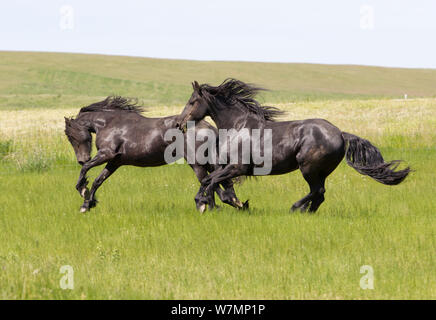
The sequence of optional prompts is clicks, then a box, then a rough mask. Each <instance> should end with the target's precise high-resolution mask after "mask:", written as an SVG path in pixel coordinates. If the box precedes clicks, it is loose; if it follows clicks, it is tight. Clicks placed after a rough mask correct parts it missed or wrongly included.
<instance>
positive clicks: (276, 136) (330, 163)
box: [177, 79, 410, 212]
mask: <svg viewBox="0 0 436 320" xmlns="http://www.w3.org/2000/svg"><path fill="white" fill-rule="evenodd" d="M192 86H193V89H194V91H193V93H192V95H191V97H190V99H189V101H188V103H187V104H186V106H185V108H184V110H183V112H182V114H181V115H180V122H179V123H178V124H177V126H178V127H179V128H180V129H182V130H183V131H185V129H186V124H187V121H199V120H202V119H203V118H204V117H206V116H210V117H211V118H212V119H213V120H214V121H215V123H216V125H217V127H218V129H222V128H223V129H231V128H235V129H237V130H240V129H242V128H248V129H250V130H251V129H260V132H261V136H260V138H261V139H260V141H253V135H251V136H250V137H249V139H250V142H251V144H252V145H254V144H257V143H259V145H260V150H263V147H264V144H265V143H264V139H263V138H262V137H264V135H263V133H262V132H266V129H270V130H271V131H269V132H271V135H272V138H271V139H272V154H271V160H272V161H271V168H270V169H271V170H270V172H269V174H271V175H276V174H284V173H287V172H290V171H294V170H296V169H300V171H301V173H302V174H303V177H304V179H305V180H306V181H307V183H308V184H309V187H310V192H309V194H308V195H306V196H305V197H303V198H302V199H301V200H299V201H297V202H296V203H294V205H293V206H292V208H291V210H292V211H294V210H297V209H299V210H301V211H302V212H304V211H307V210H308V211H309V212H314V211H316V210H317V209H318V207H319V206H320V205H321V203H322V202H323V201H324V192H325V185H324V183H325V180H326V178H327V176H328V175H329V174H330V173H331V172H332V171H333V170H334V169H335V168H336V167H337V166H338V164H339V163H340V162H341V161H342V159H343V158H344V155H346V160H347V163H348V164H349V165H350V166H351V167H353V168H354V169H356V170H357V171H358V172H359V173H361V174H364V175H368V176H370V177H371V178H373V179H375V180H377V181H378V182H381V183H383V184H386V185H396V184H399V183H400V182H402V181H403V180H404V179H405V178H406V177H407V175H408V174H409V171H410V169H409V167H407V168H405V169H403V170H397V171H396V169H397V167H398V164H399V162H400V161H391V162H385V161H384V160H383V157H382V155H381V153H380V151H379V150H378V149H377V148H376V147H375V146H373V145H372V144H371V143H370V142H369V141H367V140H365V139H362V138H360V137H357V136H355V135H352V134H350V133H346V132H342V131H341V130H340V129H338V128H337V127H335V126H334V125H333V124H331V123H330V122H328V121H326V120H323V119H307V120H301V121H280V122H277V121H275V118H276V117H277V116H278V115H280V114H282V111H280V110H278V109H276V108H274V107H267V106H261V105H260V103H259V102H258V101H256V100H255V99H254V98H255V95H256V94H257V93H258V92H259V91H260V90H263V89H262V88H258V87H255V86H252V85H249V84H246V83H244V82H242V81H238V80H235V79H227V80H225V81H224V82H223V83H222V84H221V85H219V86H217V87H214V86H210V85H208V84H202V85H199V84H198V83H197V82H196V81H195V82H194V83H193V84H192ZM220 143H221V141H220ZM237 143H239V145H241V143H242V142H241V141H239V140H238V142H237ZM265 152H266V151H265ZM253 157H254V154H253V149H251V154H250V161H249V163H244V162H243V161H241V156H239V158H238V162H237V163H234V164H227V165H226V166H223V167H220V168H219V169H218V170H216V171H214V172H212V173H211V174H209V175H208V176H207V177H206V178H204V179H203V180H202V186H201V189H200V193H201V195H202V197H201V199H200V202H202V203H204V204H209V205H210V206H213V198H212V197H211V195H212V191H213V190H214V188H215V187H216V185H217V184H218V183H221V182H222V181H225V180H227V179H232V178H234V177H237V176H240V175H247V176H249V175H253V172H254V171H255V169H256V168H258V167H259V166H260V165H259V164H255V163H254V162H253ZM227 159H229V154H227ZM227 163H229V162H227ZM203 207H205V206H200V207H199V208H203Z"/></svg>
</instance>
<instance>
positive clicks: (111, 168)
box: [80, 162, 119, 212]
mask: <svg viewBox="0 0 436 320" xmlns="http://www.w3.org/2000/svg"><path fill="white" fill-rule="evenodd" d="M118 168H119V165H118V164H115V163H114V162H109V163H108V164H107V165H106V167H105V168H104V169H103V171H102V172H101V173H100V175H99V176H98V177H97V178H96V179H95V180H94V182H93V184H92V187H91V191H90V195H89V198H88V199H87V198H85V201H84V202H83V205H82V206H81V207H80V212H86V211H88V210H89V209H91V208H93V207H95V206H96V204H97V199H96V197H95V193H96V192H97V189H98V188H99V187H100V186H101V185H102V184H103V182H104V181H105V180H106V179H107V178H109V177H110V176H111V175H112V174H113V173H114V172H115V171H116V170H117V169H118Z"/></svg>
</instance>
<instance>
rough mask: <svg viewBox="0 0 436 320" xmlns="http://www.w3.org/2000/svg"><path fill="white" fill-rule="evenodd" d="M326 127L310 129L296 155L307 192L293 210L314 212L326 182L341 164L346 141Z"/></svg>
mask: <svg viewBox="0 0 436 320" xmlns="http://www.w3.org/2000/svg"><path fill="white" fill-rule="evenodd" d="M326 123H327V124H328V126H326V127H325V126H323V127H318V126H312V127H311V128H309V132H308V134H307V136H306V139H304V143H303V145H302V146H301V148H300V150H299V151H298V153H297V157H296V158H297V162H298V166H299V169H300V171H301V173H302V174H303V177H304V179H305V180H306V182H307V183H308V184H309V187H310V192H309V194H307V195H306V196H305V197H303V198H302V199H300V200H299V201H297V202H296V203H295V204H294V205H293V206H292V208H291V210H292V211H294V210H297V209H300V210H301V211H302V212H304V211H307V210H308V211H309V212H315V211H316V210H317V209H318V208H319V206H320V205H321V204H322V203H323V202H324V193H325V180H326V178H327V177H328V175H329V174H330V173H332V172H333V170H335V169H336V167H337V166H338V165H339V163H340V162H341V161H342V159H343V157H344V154H345V142H344V139H343V138H342V134H341V131H340V130H339V129H337V128H336V127H334V126H333V125H330V124H329V123H328V122H326Z"/></svg>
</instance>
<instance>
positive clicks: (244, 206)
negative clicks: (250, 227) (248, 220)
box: [241, 200, 250, 210]
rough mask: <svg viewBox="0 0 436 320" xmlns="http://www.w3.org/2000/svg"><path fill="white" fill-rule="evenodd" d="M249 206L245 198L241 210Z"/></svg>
mask: <svg viewBox="0 0 436 320" xmlns="http://www.w3.org/2000/svg"><path fill="white" fill-rule="evenodd" d="M249 208H250V205H249V204H248V200H247V201H245V202H244V203H243V204H242V208H241V210H248V209H249Z"/></svg>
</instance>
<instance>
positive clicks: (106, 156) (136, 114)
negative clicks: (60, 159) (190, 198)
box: [65, 97, 248, 212]
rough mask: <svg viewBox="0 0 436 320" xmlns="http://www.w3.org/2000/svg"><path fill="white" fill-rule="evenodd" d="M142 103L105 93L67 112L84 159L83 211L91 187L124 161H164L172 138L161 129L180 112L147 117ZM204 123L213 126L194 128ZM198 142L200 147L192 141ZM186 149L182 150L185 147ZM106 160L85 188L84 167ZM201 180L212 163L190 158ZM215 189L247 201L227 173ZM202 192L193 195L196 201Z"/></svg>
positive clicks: (234, 201)
mask: <svg viewBox="0 0 436 320" xmlns="http://www.w3.org/2000/svg"><path fill="white" fill-rule="evenodd" d="M141 112H142V109H141V108H140V107H138V106H137V105H136V104H135V103H132V102H131V101H130V100H129V99H126V98H122V97H107V98H106V99H105V100H103V101H100V102H97V103H94V104H91V105H89V106H87V107H84V108H82V109H80V112H79V114H78V115H77V117H76V118H75V119H73V118H65V134H66V135H67V137H68V140H69V141H70V143H71V145H72V146H73V148H74V152H75V154H76V158H77V161H78V162H79V164H80V165H82V169H81V171H80V176H79V180H78V182H77V185H76V189H77V191H79V193H80V195H81V196H82V197H83V198H84V199H85V201H84V203H83V205H82V207H81V209H80V211H81V212H85V211H87V210H89V209H90V208H92V207H94V206H95V205H96V202H97V201H96V198H95V193H96V191H97V189H98V188H99V187H100V186H101V184H102V183H103V182H104V181H105V180H106V179H107V178H109V176H110V175H111V174H112V173H114V172H115V170H117V169H118V168H119V167H120V166H122V165H134V166H139V167H154V166H161V165H165V164H167V163H166V162H165V157H164V152H165V148H166V147H167V146H168V145H169V144H170V142H169V141H165V139H164V135H165V132H166V131H167V130H168V129H171V128H175V125H176V120H177V117H178V116H170V117H164V118H147V117H144V116H143V115H141ZM202 128H207V129H209V130H215V131H216V129H215V128H214V127H212V126H211V125H210V124H208V123H207V122H206V121H202V122H201V124H200V125H199V127H198V128H197V129H198V130H197V132H196V133H197V134H199V135H201V134H202V133H201V132H202V131H201V129H202ZM91 133H96V146H97V150H98V152H97V154H96V156H95V157H94V158H92V159H91V157H90V155H91V143H92V136H91ZM195 147H196V148H197V147H198V145H197V143H196V146H195ZM185 152H186V150H185ZM103 163H107V165H106V167H105V168H104V169H103V171H102V172H101V173H100V175H99V176H98V177H97V178H96V179H95V181H94V183H93V184H92V187H91V191H89V190H88V188H87V185H88V180H87V178H86V173H87V172H88V170H90V169H91V168H93V167H95V166H99V165H101V164H103ZM190 165H191V167H192V169H193V170H194V172H195V174H196V175H197V178H198V180H199V181H201V180H202V179H203V178H204V177H205V176H206V175H207V174H208V172H212V171H213V170H215V168H216V166H213V165H210V164H205V165H200V164H197V163H195V164H190ZM221 185H222V186H223V188H224V190H223V189H221V188H220V187H219V186H218V187H217V188H215V189H214V191H215V192H216V193H217V194H218V196H219V198H220V199H221V201H222V202H224V203H227V204H229V205H231V206H234V207H236V208H246V207H247V205H248V203H245V204H243V203H241V201H239V199H238V198H237V197H236V194H235V191H234V189H233V180H232V179H228V180H225V181H223V182H222V183H221ZM199 198H200V194H197V196H196V202H197V205H200V202H199V201H198V200H199Z"/></svg>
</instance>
